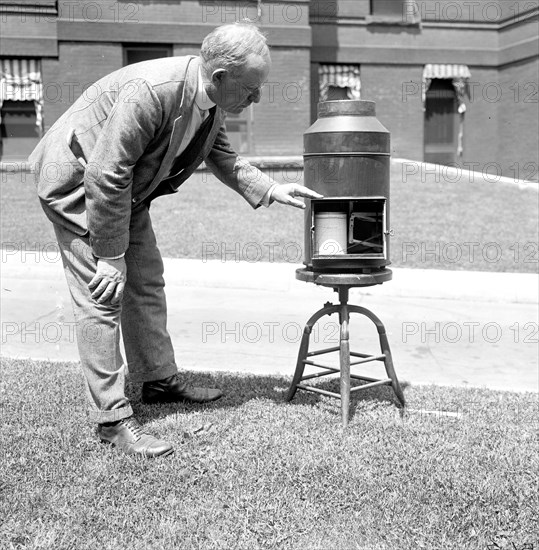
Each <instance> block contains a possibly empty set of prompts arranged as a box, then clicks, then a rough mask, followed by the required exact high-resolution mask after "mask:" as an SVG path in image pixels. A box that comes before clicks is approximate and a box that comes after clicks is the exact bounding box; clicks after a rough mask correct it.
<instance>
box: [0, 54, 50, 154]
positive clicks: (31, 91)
mask: <svg viewBox="0 0 539 550" xmlns="http://www.w3.org/2000/svg"><path fill="white" fill-rule="evenodd" d="M42 135H43V84H42V81H41V62H40V60H39V59H22V58H21V59H0V158H2V159H3V160H7V159H10V160H25V159H26V158H27V157H28V155H29V154H30V153H31V152H32V150H33V149H34V147H35V146H36V145H37V142H38V141H39V138H40V137H41V136H42Z"/></svg>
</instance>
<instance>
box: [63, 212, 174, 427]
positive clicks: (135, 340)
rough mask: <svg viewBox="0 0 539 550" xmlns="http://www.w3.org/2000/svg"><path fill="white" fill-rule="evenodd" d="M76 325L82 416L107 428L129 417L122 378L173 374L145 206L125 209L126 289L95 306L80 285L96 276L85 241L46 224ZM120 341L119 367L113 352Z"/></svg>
mask: <svg viewBox="0 0 539 550" xmlns="http://www.w3.org/2000/svg"><path fill="white" fill-rule="evenodd" d="M54 230H55V233H56V238H57V240H58V245H59V247H60V253H61V257H62V263H63V266H64V273H65V276H66V279H67V284H68V286H69V291H70V294H71V300H72V304H73V312H74V315H75V322H76V335H77V346H78V350H79V355H80V362H81V366H82V370H83V373H84V377H85V380H86V384H85V386H86V393H87V400H88V403H89V418H90V420H92V421H96V422H98V423H105V422H114V421H117V420H121V419H122V418H127V417H129V416H131V415H132V414H133V410H132V408H131V404H130V402H129V400H128V399H127V398H126V396H125V387H124V386H125V376H126V374H128V375H129V377H130V379H132V380H133V381H135V382H147V381H152V380H161V379H163V378H167V377H168V376H172V375H173V374H175V373H177V372H178V368H177V365H176V362H175V358H174V349H173V347H172V342H171V339H170V335H169V333H168V331H167V326H166V324H167V305H166V297H165V290H164V287H165V281H164V278H163V271H164V270H163V259H162V258H161V253H160V252H159V249H158V248H157V242H156V239H155V234H154V232H153V228H152V224H151V219H150V214H149V211H148V207H147V206H145V205H142V206H141V207H139V208H138V209H137V210H133V212H132V215H131V222H130V227H129V248H128V249H127V251H126V253H125V262H126V266H127V274H126V286H125V290H124V295H123V299H122V301H121V302H120V304H117V305H111V304H98V303H97V302H96V301H95V300H93V299H92V297H91V292H90V290H89V288H88V283H89V282H90V281H91V280H92V278H93V277H94V275H95V273H96V270H97V258H96V257H95V256H94V255H93V254H92V249H91V247H90V241H89V238H88V236H82V237H81V236H79V235H76V234H74V233H72V232H71V231H69V230H67V229H66V228H64V227H62V226H60V225H56V224H54ZM120 338H122V339H123V344H124V348H125V355H126V360H127V362H124V360H123V357H122V354H121V350H120Z"/></svg>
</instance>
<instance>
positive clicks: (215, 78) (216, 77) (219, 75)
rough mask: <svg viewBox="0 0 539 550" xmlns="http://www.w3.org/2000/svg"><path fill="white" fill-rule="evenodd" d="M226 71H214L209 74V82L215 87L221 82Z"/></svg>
mask: <svg viewBox="0 0 539 550" xmlns="http://www.w3.org/2000/svg"><path fill="white" fill-rule="evenodd" d="M226 73H227V71H226V69H215V71H213V73H212V74H211V82H212V84H213V85H214V86H217V85H218V84H220V83H221V82H222V81H223V78H224V77H225V75H226Z"/></svg>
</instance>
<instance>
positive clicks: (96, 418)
mask: <svg viewBox="0 0 539 550" xmlns="http://www.w3.org/2000/svg"><path fill="white" fill-rule="evenodd" d="M130 416H133V409H132V408H131V405H127V406H125V407H120V408H119V409H112V410H111V411H96V410H91V411H90V412H89V413H88V418H89V419H90V421H91V422H97V423H98V424H104V423H105V422H117V421H118V420H122V419H123V418H129V417H130Z"/></svg>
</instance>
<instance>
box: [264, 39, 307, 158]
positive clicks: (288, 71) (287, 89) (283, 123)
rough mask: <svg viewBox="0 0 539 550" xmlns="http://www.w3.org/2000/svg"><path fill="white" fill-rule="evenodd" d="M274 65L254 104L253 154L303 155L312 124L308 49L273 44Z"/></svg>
mask: <svg viewBox="0 0 539 550" xmlns="http://www.w3.org/2000/svg"><path fill="white" fill-rule="evenodd" d="M271 57H272V69H271V72H270V75H269V78H268V83H267V84H266V86H264V88H263V91H262V97H261V100H260V103H259V104H258V105H255V107H254V148H255V150H254V154H257V155H301V154H302V152H303V132H304V131H305V130H306V129H307V128H308V127H309V126H310V65H309V50H308V49H288V48H273V49H272V50H271Z"/></svg>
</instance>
